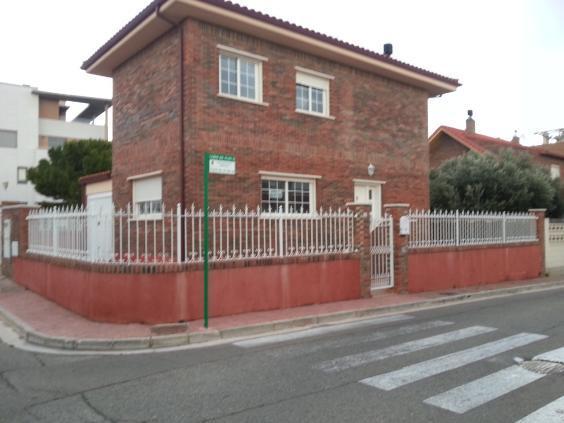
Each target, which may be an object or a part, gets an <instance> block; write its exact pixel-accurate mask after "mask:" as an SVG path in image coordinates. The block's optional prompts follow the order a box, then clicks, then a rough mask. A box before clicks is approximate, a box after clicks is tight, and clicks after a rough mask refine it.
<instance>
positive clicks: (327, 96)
mask: <svg viewBox="0 0 564 423" xmlns="http://www.w3.org/2000/svg"><path fill="white" fill-rule="evenodd" d="M295 69H296V89H294V97H295V107H296V113H303V114H307V115H313V116H319V117H324V118H328V119H335V117H334V116H331V114H330V107H331V81H332V80H333V79H335V77H334V76H332V75H327V74H325V73H321V72H317V71H314V70H310V69H306V68H302V67H300V66H295ZM298 85H302V86H305V87H307V88H308V90H307V91H308V109H307V110H306V109H299V108H298V104H297V92H296V91H297V86H298ZM312 88H316V89H318V90H321V91H322V92H323V113H319V112H316V111H314V110H312V102H311V97H312V95H311V92H312V90H311V89H312Z"/></svg>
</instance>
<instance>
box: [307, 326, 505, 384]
mask: <svg viewBox="0 0 564 423" xmlns="http://www.w3.org/2000/svg"><path fill="white" fill-rule="evenodd" d="M495 330H496V329H495V328H490V327H485V326H471V327H468V328H464V329H459V330H454V331H452V332H446V333H442V334H440V335H435V336H430V337H428V338H422V339H417V340H415V341H409V342H404V343H402V344H397V345H392V346H390V347H386V348H381V349H377V350H370V351H365V352H361V353H358V354H350V355H347V356H344V357H339V358H335V359H333V360H327V361H323V362H321V363H319V364H317V365H315V366H314V367H315V368H317V369H319V370H323V371H325V372H328V373H329V372H338V371H341V370H346V369H350V368H352V367H357V366H362V365H363V364H367V363H372V362H374V361H379V360H384V359H386V358H390V357H396V356H399V355H405V354H409V353H412V352H415V351H420V350H424V349H426V348H431V347H436V346H438V345H444V344H447V343H449V342H454V341H458V340H461V339H466V338H470V337H472V336H477V335H482V334H485V333H489V332H493V331H495Z"/></svg>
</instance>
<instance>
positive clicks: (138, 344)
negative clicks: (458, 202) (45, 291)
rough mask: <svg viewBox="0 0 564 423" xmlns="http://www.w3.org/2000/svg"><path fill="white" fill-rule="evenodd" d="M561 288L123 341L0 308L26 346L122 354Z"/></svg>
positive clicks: (535, 287)
mask: <svg viewBox="0 0 564 423" xmlns="http://www.w3.org/2000/svg"><path fill="white" fill-rule="evenodd" d="M562 287H564V281H558V282H543V283H536V284H530V285H521V286H517V287H507V288H500V289H494V290H487V291H476V292H466V293H462V294H455V295H449V296H445V297H438V298H432V299H428V300H422V301H416V302H411V303H404V304H397V305H390V306H380V307H369V308H365V309H359V310H353V311H339V312H335V313H327V314H321V315H312V316H302V317H297V318H294V319H285V320H277V321H272V322H267V323H258V324H252V325H247V326H240V327H235V328H228V329H220V330H215V329H208V330H206V331H199V332H191V333H190V332H186V333H180V334H172V335H153V336H147V337H138V338H124V339H112V338H108V339H105V338H100V339H73V338H67V337H56V336H49V335H45V334H42V333H39V332H37V331H36V330H34V329H33V328H31V327H30V326H29V325H28V324H27V323H25V322H24V321H23V320H21V319H20V318H18V317H17V316H15V315H13V314H12V313H10V312H9V311H7V310H5V309H4V308H3V307H1V306H0V319H2V320H3V321H4V322H5V323H6V324H7V325H8V326H10V327H11V328H12V329H14V330H15V331H16V332H17V333H18V335H19V336H20V337H22V338H23V339H24V340H25V341H26V342H28V343H29V344H33V345H36V346H40V347H44V348H51V349H55V350H74V351H81V352H85V351H92V352H94V353H95V352H102V351H113V352H117V351H124V352H125V351H135V350H148V349H153V350H158V349H159V348H170V347H178V346H184V345H189V344H205V343H209V342H213V341H219V340H222V339H232V338H244V337H252V336H257V335H261V334H265V333H272V332H277V331H290V330H295V329H303V328H306V327H313V326H324V325H331V324H337V323H341V322H346V321H351V320H361V319H366V318H369V317H373V316H376V315H380V314H388V313H394V312H406V311H410V310H419V309H424V308H427V307H431V306H441V305H448V304H455V303H461V302H464V301H469V300H479V299H489V298H496V297H502V296H507V295H512V294H520V293H527V292H535V291H539V292H540V291H545V290H549V289H558V288H562Z"/></svg>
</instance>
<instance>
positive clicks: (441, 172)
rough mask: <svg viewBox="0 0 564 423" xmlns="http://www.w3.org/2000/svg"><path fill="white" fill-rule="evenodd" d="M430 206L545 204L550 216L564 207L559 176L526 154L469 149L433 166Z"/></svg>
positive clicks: (502, 208)
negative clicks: (480, 153)
mask: <svg viewBox="0 0 564 423" xmlns="http://www.w3.org/2000/svg"><path fill="white" fill-rule="evenodd" d="M430 179H431V207H432V208H433V209H442V210H468V211H481V210H483V211H508V212H523V211H527V210H528V209H531V208H546V209H547V214H548V215H549V216H551V217H560V216H561V215H562V212H563V211H564V205H563V199H564V193H563V192H562V188H561V186H560V181H559V180H552V179H551V177H550V174H549V173H548V171H547V170H545V169H544V168H542V167H540V166H538V165H536V164H535V163H533V161H532V159H531V157H530V156H529V155H527V154H515V153H513V152H512V151H503V152H501V153H500V154H499V155H497V156H494V155H492V154H484V155H478V154H475V153H468V154H466V155H464V156H462V157H458V158H456V159H453V160H449V161H448V162H445V163H444V164H443V165H441V166H440V167H439V168H437V169H435V170H433V171H432V172H431V175H430Z"/></svg>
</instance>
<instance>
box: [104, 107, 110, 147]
mask: <svg viewBox="0 0 564 423" xmlns="http://www.w3.org/2000/svg"><path fill="white" fill-rule="evenodd" d="M104 137H105V140H106V141H108V139H109V138H110V134H109V130H108V105H106V106H104Z"/></svg>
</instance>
